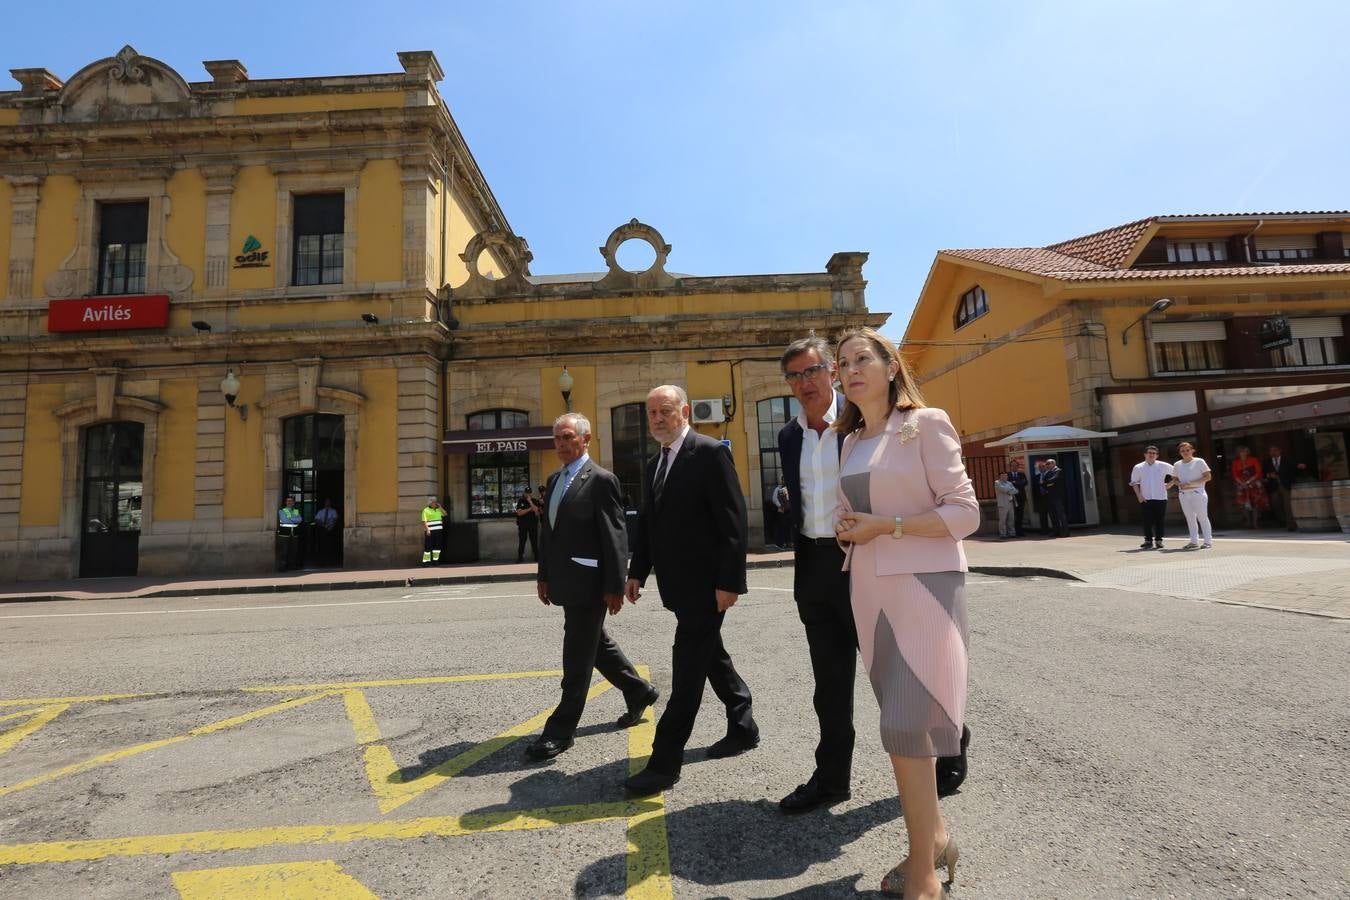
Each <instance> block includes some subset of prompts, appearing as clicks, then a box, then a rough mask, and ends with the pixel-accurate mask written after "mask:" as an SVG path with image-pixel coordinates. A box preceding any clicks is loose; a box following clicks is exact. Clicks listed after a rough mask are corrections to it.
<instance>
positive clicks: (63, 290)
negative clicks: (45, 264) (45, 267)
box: [42, 269, 81, 297]
mask: <svg viewBox="0 0 1350 900" xmlns="http://www.w3.org/2000/svg"><path fill="white" fill-rule="evenodd" d="M42 290H43V291H44V292H45V293H46V294H47V296H48V297H74V296H76V295H77V294H79V293H81V291H80V273H78V272H76V271H75V270H73V269H58V270H56V271H55V272H53V273H52V274H50V275H48V276H47V277H46V278H45V279H44V280H43V282H42Z"/></svg>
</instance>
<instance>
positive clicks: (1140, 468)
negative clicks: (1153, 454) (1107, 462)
mask: <svg viewBox="0 0 1350 900" xmlns="http://www.w3.org/2000/svg"><path fill="white" fill-rule="evenodd" d="M1171 474H1172V464H1171V463H1165V462H1163V461H1162V460H1158V461H1157V462H1152V463H1151V462H1148V461H1144V462H1141V463H1135V466H1134V470H1133V471H1131V472H1130V484H1137V485H1139V495H1140V496H1141V497H1143V498H1144V499H1145V500H1166V499H1167V484H1166V479H1167V476H1168V475H1171Z"/></svg>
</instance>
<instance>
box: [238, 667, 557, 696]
mask: <svg viewBox="0 0 1350 900" xmlns="http://www.w3.org/2000/svg"><path fill="white" fill-rule="evenodd" d="M561 677H562V669H549V670H547V671H543V672H489V673H488V674H486V675H429V676H427V677H425V678H384V679H380V680H378V681H334V682H327V683H321V684H268V685H263V686H262V687H248V688H240V690H242V691H248V692H251V693H266V692H276V691H347V690H359V689H361V688H375V687H406V686H408V685H416V684H455V683H458V682H461V681H508V680H510V679H512V678H561Z"/></svg>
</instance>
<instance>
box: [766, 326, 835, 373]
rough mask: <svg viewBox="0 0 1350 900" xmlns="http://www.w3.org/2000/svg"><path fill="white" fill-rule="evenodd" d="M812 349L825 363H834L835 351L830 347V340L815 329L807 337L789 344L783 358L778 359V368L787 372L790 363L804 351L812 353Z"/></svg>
mask: <svg viewBox="0 0 1350 900" xmlns="http://www.w3.org/2000/svg"><path fill="white" fill-rule="evenodd" d="M812 350H814V351H816V356H817V357H818V358H819V359H820V361H821V362H823V363H824V364H825V365H827V366H828V365H832V364H833V363H834V351H833V350H831V349H830V342H829V341H827V340H825V339H824V338H823V337H821V336H820V335H818V334H816V333H815V332H814V331H813V332H811V333H810V334H808V335H807V336H806V337H804V338H798V339H797V340H795V341H793V342H792V343H790V344H788V345H787V349H786V350H784V351H783V358H782V359H781V360H779V361H778V368H780V369H782V370H783V373H784V374H786V373H787V367H788V363H790V362H792V361H793V360H794V359H796V358H797V357H799V356H801V355H802V354H803V353H810V352H811V351H812Z"/></svg>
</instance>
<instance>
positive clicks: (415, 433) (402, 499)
mask: <svg viewBox="0 0 1350 900" xmlns="http://www.w3.org/2000/svg"><path fill="white" fill-rule="evenodd" d="M439 385H440V377H439V372H438V370H437V361H436V360H435V359H433V358H431V357H429V356H423V357H414V358H412V359H402V360H399V369H398V508H399V510H400V512H402V513H412V512H416V511H417V510H420V509H421V508H422V507H423V506H425V505H426V501H427V497H431V496H436V497H439V496H440V493H441V492H440V490H439V488H438V479H437V477H436V470H437V466H438V465H439V460H440V449H441V443H440V435H439V434H438V433H437V428H438V422H437V417H436V402H437V401H436V397H437V393H438V391H439ZM414 519H415V517H409V516H408V515H402V516H400V524H407V523H409V522H412V521H413V520H414Z"/></svg>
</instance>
